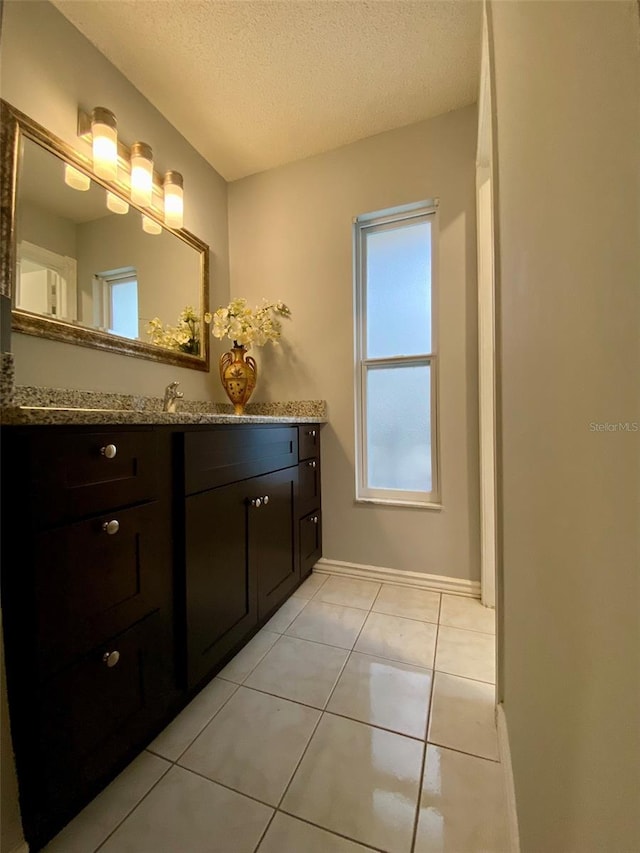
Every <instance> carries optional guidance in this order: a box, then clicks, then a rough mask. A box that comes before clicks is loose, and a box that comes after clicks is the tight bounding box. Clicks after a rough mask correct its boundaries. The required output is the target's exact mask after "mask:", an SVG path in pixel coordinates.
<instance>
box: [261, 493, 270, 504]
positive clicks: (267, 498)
mask: <svg viewBox="0 0 640 853" xmlns="http://www.w3.org/2000/svg"><path fill="white" fill-rule="evenodd" d="M262 503H263V504H264V505H265V506H266V505H267V504H268V503H269V495H265V496H264V497H263V499H262Z"/></svg>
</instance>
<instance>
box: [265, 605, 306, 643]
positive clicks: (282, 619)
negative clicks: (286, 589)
mask: <svg viewBox="0 0 640 853" xmlns="http://www.w3.org/2000/svg"><path fill="white" fill-rule="evenodd" d="M308 601H309V599H307V598H295V597H293V596H292V597H291V598H288V599H287V600H286V601H285V603H284V604H283V605H282V607H280V609H279V610H277V611H276V612H275V613H274V614H273V616H272V617H271V619H269V621H268V622H267V624H266V625H265V626H264V629H265V631H275V632H276V634H284V632H285V631H286V630H287V628H288V627H289V625H291V623H292V622H293V620H294V619H295V618H296V616H297V615H298V614H299V613H300V611H301V610H304V608H305V607H306V606H307V602H308Z"/></svg>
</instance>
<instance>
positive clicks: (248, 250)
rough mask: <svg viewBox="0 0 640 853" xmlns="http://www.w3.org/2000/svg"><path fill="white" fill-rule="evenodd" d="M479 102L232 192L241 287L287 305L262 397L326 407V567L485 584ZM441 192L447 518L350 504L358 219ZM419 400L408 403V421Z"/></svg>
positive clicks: (236, 283)
mask: <svg viewBox="0 0 640 853" xmlns="http://www.w3.org/2000/svg"><path fill="white" fill-rule="evenodd" d="M475 144H476V107H475V106H470V107H467V108H465V109H462V110H457V111H455V112H452V113H448V114H446V115H443V116H440V117H438V118H436V119H432V120H429V121H425V122H421V123H419V124H415V125H411V126H409V127H405V128H401V129H399V130H394V131H391V132H389V133H383V134H380V135H378V136H374V137H371V138H369V139H365V140H363V141H361V142H357V143H355V144H353V145H349V146H346V147H344V148H340V149H338V150H335V151H331V152H329V153H327V154H322V155H319V156H317V157H312V158H310V159H307V160H302V161H299V162H296V163H293V164H290V165H288V166H284V167H281V168H278V169H273V170H271V171H268V172H264V173H261V174H259V175H254V176H252V177H249V178H245V179H244V180H241V181H237V182H235V183H232V184H230V186H229V233H230V259H231V260H230V263H231V276H232V290H233V294H234V295H235V296H245V297H247V298H248V299H249V300H250V301H251V302H256V303H257V302H259V301H260V300H261V299H262V298H263V297H268V298H273V299H282V300H284V301H285V302H286V303H288V305H289V306H290V308H291V310H292V313H293V318H292V320H291V322H290V323H288V324H287V325H286V328H285V335H284V338H285V344H284V346H283V347H282V348H280V349H279V350H278V349H276V350H270V349H269V348H268V347H265V348H264V349H263V350H260V351H259V353H258V360H259V362H260V364H261V366H262V374H261V377H260V379H259V386H258V389H257V391H256V399H295V398H307V399H309V398H322V399H326V400H327V401H328V404H329V421H330V423H329V425H328V426H327V427H326V428H325V429H324V431H323V500H322V504H323V522H324V530H323V538H324V554H325V556H326V557H328V558H332V559H337V560H343V561H347V562H354V563H361V564H366V565H374V566H382V567H389V568H395V569H408V570H411V571H417V572H427V573H433V574H440V575H450V576H456V577H460V578H469V579H474V580H477V579H479V568H478V550H479V544H478V542H479V531H478V525H479V521H478V450H477V448H478V432H477V357H476V350H477V332H476V322H477V309H476V302H477V297H476V269H475V267H476V260H475V252H476V244H475V196H474V193H475V172H474V168H475V167H474V157H475ZM433 197H439V198H440V212H439V228H440V243H439V252H440V268H439V275H438V281H439V338H440V377H439V378H440V434H441V472H442V494H443V501H444V509H443V510H442V511H440V512H436V511H425V510H419V509H399V508H395V507H394V508H382V507H373V506H362V505H358V506H356V505H354V401H353V393H354V391H353V375H354V371H353V275H352V220H353V217H354V216H357V215H358V214H362V213H367V212H370V211H376V210H382V209H384V208H388V207H393V206H395V205H400V204H404V203H408V202H414V201H420V200H423V199H428V198H433ZM410 416H411V404H410V401H407V417H410Z"/></svg>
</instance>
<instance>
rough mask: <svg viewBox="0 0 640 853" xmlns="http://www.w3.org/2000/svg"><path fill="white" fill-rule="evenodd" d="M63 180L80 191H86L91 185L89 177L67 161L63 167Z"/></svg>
mask: <svg viewBox="0 0 640 853" xmlns="http://www.w3.org/2000/svg"><path fill="white" fill-rule="evenodd" d="M64 182H65V184H67V186H69V187H71V188H72V189H74V190H80V192H86V191H87V190H88V189H89V188H90V186H91V178H90V177H89V176H88V175H85V173H84V172H81V171H79V170H78V169H75V168H74V167H73V166H71V165H69V163H67V164H66V165H65V167H64Z"/></svg>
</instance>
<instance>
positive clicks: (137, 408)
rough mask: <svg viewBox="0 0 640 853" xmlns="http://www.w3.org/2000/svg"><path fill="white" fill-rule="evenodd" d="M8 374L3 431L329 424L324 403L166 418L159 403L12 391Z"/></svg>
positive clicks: (183, 411) (209, 408) (182, 406)
mask: <svg viewBox="0 0 640 853" xmlns="http://www.w3.org/2000/svg"><path fill="white" fill-rule="evenodd" d="M6 373H7V375H6V377H5V378H6V380H7V381H6V382H5V383H4V385H5V387H4V388H3V389H2V390H3V391H4V393H3V394H2V395H0V402H1V403H2V405H1V406H0V423H1V424H6V425H20V424H50V425H68V426H74V425H82V424H111V425H113V424H294V423H309V424H317V423H326V420H327V404H326V402H325V401H324V400H293V401H288V402H273V403H249V404H248V405H247V407H246V414H244V415H234V414H233V407H232V406H231V405H230V404H229V403H216V402H211V401H210V400H205V401H202V400H185V399H179V400H178V401H177V411H176V412H164V411H163V410H162V399H161V398H160V397H144V396H135V395H133V394H115V393H109V392H100V391H78V390H75V389H65V388H41V387H38V386H32V385H17V386H13V383H12V381H11V379H12V376H11V375H10V373H9V371H6Z"/></svg>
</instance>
